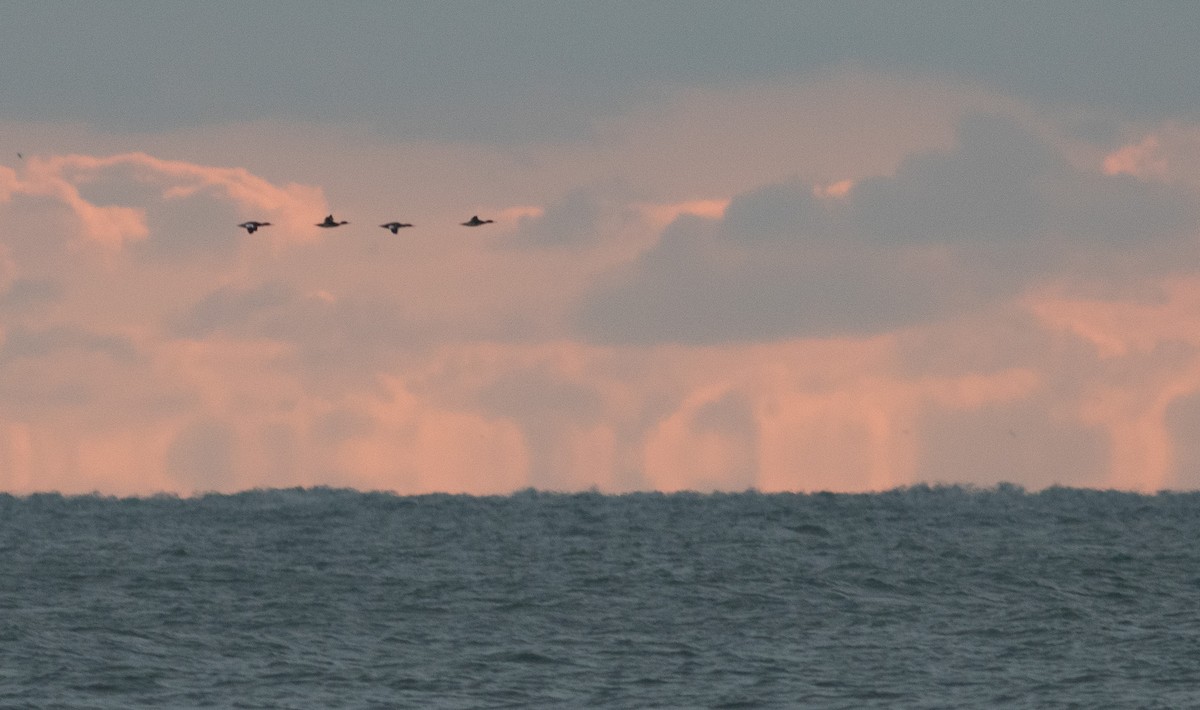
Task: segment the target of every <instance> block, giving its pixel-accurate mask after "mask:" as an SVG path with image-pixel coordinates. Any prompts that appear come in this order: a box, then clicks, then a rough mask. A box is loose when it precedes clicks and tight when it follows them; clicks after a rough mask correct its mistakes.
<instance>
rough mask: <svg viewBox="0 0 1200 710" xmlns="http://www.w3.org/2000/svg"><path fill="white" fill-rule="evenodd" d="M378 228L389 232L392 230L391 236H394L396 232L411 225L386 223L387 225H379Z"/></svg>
mask: <svg viewBox="0 0 1200 710" xmlns="http://www.w3.org/2000/svg"><path fill="white" fill-rule="evenodd" d="M379 226H380V227H383V228H384V229H390V230H392V234H395V233H396V232H399V231H400V230H401V229H403V228H405V227H411V226H412V225H411V224H405V223H404V222H388V223H387V224H381V225H379Z"/></svg>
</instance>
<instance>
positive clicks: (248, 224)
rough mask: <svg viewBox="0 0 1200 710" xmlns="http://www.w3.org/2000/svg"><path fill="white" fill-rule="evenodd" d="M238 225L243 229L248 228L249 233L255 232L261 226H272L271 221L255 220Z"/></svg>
mask: <svg viewBox="0 0 1200 710" xmlns="http://www.w3.org/2000/svg"><path fill="white" fill-rule="evenodd" d="M238 226H239V227H241V228H242V229H244V230H246V233H247V234H254V232H255V231H256V230H257V229H258V228H259V227H270V226H271V223H270V222H253V221H251V222H242V223H241V224H239V225H238Z"/></svg>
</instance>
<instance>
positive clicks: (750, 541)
mask: <svg viewBox="0 0 1200 710" xmlns="http://www.w3.org/2000/svg"><path fill="white" fill-rule="evenodd" d="M1197 533H1200V495H1196V494H1160V495H1156V496H1139V495H1132V494H1121V493H1111V492H1095V491H1080V490H1067V489H1051V490H1048V491H1045V492H1042V493H1038V494H1028V493H1025V492H1023V491H1021V490H1020V489H1016V488H1011V487H1001V488H999V489H995V490H987V491H973V490H965V489H960V488H933V489H931V488H915V489H907V490H900V491H893V492H889V493H882V494H873V495H830V494H817V495H763V494H755V493H745V494H729V495H657V494H636V495H627V496H605V495H599V494H582V495H557V494H539V493H534V492H524V493H519V494H517V495H514V496H511V497H495V498H474V497H458V496H423V497H398V496H391V495H384V494H363V493H356V492H351V491H333V490H307V491H300V490H286V491H266V492H251V493H244V494H239V495H233V496H216V495H213V496H205V497H200V498H193V499H175V498H151V499H127V500H117V499H107V498H98V497H79V498H64V497H60V496H54V495H40V496H32V497H27V498H14V497H0V564H2V565H3V567H2V571H3V574H2V575H0V706H3V707H14V708H17V707H29V708H50V707H65V708H129V707H153V708H201V707H222V708H224V707H238V708H393V707H414V708H429V707H448V708H476V707H478V708H485V707H486V708H492V707H562V708H570V707H582V706H592V707H618V708H647V707H687V708H691V707H805V706H810V707H820V708H839V707H842V708H862V707H944V708H961V707H997V706H1010V707H1083V708H1092V707H1188V706H1198V705H1200V690H1198V689H1200V603H1198V600H1200V552H1198V551H1197V546H1196V541H1197V540H1198V539H1200V535H1198V534H1197Z"/></svg>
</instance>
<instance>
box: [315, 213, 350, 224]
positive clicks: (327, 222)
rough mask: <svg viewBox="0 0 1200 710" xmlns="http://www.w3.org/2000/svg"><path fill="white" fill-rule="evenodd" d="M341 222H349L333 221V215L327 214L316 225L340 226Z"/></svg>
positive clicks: (343, 222)
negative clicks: (322, 220)
mask: <svg viewBox="0 0 1200 710" xmlns="http://www.w3.org/2000/svg"><path fill="white" fill-rule="evenodd" d="M343 224H350V223H349V222H346V221H342V222H335V221H333V215H329V216H328V217H326V218H325V221H324V222H321V223H320V224H318V225H317V226H318V227H340V226H342V225H343Z"/></svg>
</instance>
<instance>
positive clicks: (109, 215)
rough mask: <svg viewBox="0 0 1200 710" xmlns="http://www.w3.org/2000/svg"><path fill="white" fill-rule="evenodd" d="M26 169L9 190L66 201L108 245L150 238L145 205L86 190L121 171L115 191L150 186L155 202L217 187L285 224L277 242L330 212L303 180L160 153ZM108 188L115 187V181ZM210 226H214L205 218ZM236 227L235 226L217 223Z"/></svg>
mask: <svg viewBox="0 0 1200 710" xmlns="http://www.w3.org/2000/svg"><path fill="white" fill-rule="evenodd" d="M23 163H24V170H23V171H22V172H21V173H20V174H19V175H17V174H15V173H14V174H13V175H12V176H9V177H8V178H7V180H6V182H7V186H6V190H5V192H6V194H7V195H8V196H9V198H10V199H11V197H12V196H14V195H23V196H44V197H50V198H52V199H55V200H57V201H59V202H61V203H62V204H64V205H65V206H67V207H68V208H69V209H70V210H71V211H72V212H73V213H74V214H75V216H76V218H77V219H78V220H79V222H80V224H81V226H82V232H83V236H84V237H85V238H86V239H89V240H91V241H94V242H97V243H99V244H101V245H103V246H105V247H108V248H111V249H118V248H120V247H122V246H124V245H126V244H127V243H130V242H137V241H141V240H144V239H147V238H148V237H149V236H150V230H149V228H148V226H147V222H146V220H147V209H148V208H147V207H130V206H125V205H118V204H108V205H101V204H95V203H94V202H92V201H89V200H88V199H86V198H85V197H84V196H83V192H84V191H85V190H86V189H87V187H88V186H89V185H90V184H94V183H95V182H96V181H97V180H99V179H101V178H104V177H109V178H110V179H111V178H113V177H118V178H119V177H121V176H124V177H125V179H124V180H123V183H124V184H123V185H121V186H120V187H118V188H116V189H115V190H113V194H115V195H121V194H123V193H129V192H131V191H136V190H137V188H138V187H139V186H141V185H152V186H154V187H155V188H156V190H157V191H158V196H157V197H158V201H160V203H161V202H170V201H175V200H183V199H187V198H190V197H194V196H197V195H200V194H208V193H211V194H215V195H218V196H220V197H221V198H223V199H224V200H227V201H229V202H231V203H233V205H235V207H236V208H237V210H238V211H239V212H241V214H243V215H247V216H252V217H257V218H262V217H266V218H267V219H268V220H274V222H277V223H278V224H279V226H280V227H281V229H277V230H275V231H273V232H271V234H272V235H274V236H273V237H272V238H273V239H276V240H278V241H279V242H280V243H282V242H287V241H295V240H299V241H311V240H312V239H314V238H315V236H314V234H315V233H314V231H313V230H312V229H310V227H311V222H312V219H313V217H312V215H314V214H320V213H322V212H324V211H325V209H326V205H325V201H324V198H323V196H322V194H321V191H320V190H319V189H318V188H312V187H308V186H304V185H298V184H294V183H293V184H288V185H285V186H283V187H277V186H275V185H273V184H271V183H270V182H268V181H266V180H264V179H262V178H260V177H257V176H255V175H253V174H251V173H250V172H249V171H247V170H245V169H243V168H220V167H212V166H206V165H198V164H194V163H189V162H186V161H178V160H163V159H161V158H156V157H154V156H151V155H147V154H145V153H140V152H134V153H121V154H117V155H111V156H105V157H95V156H89V155H78V154H76V155H63V156H48V157H42V156H29V157H28V158H26V159H25V160H24V161H23ZM110 189H111V188H110ZM206 227H207V229H209V230H211V229H212V226H211V225H206ZM220 229H221V231H222V232H223V233H224V232H232V230H233V225H226V224H221V225H220Z"/></svg>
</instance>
